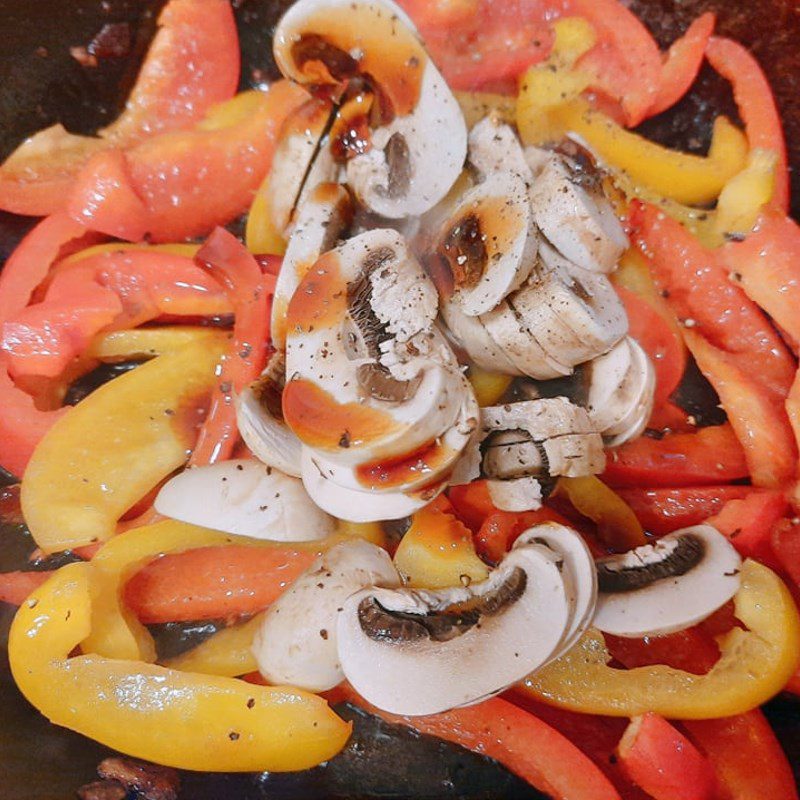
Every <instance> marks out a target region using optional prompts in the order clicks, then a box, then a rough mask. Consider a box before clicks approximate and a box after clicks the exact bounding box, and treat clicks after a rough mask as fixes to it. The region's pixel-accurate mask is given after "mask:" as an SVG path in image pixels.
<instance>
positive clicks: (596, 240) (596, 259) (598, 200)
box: [525, 148, 629, 272]
mask: <svg viewBox="0 0 800 800" xmlns="http://www.w3.org/2000/svg"><path fill="white" fill-rule="evenodd" d="M525 152H526V155H527V157H528V163H529V164H532V165H534V180H533V185H532V186H531V190H530V199H531V209H532V211H533V216H534V219H535V220H536V224H537V225H538V226H539V228H541V230H542V233H543V234H544V235H545V236H546V237H547V239H548V240H549V241H550V242H552V243H553V245H554V246H555V247H556V248H558V250H559V251H560V252H561V253H563V254H564V256H565V257H566V258H568V259H569V260H570V261H572V262H573V263H575V264H577V265H578V266H579V267H581V268H582V269H585V270H589V271H592V272H611V271H613V269H614V268H615V267H616V265H617V262H618V261H619V258H620V256H621V255H622V254H623V253H624V252H625V250H626V249H627V248H628V244H629V243H628V238H627V236H625V232H624V231H623V230H622V226H621V225H620V223H619V220H617V218H616V216H615V215H614V210H613V208H612V207H611V204H610V203H609V202H608V199H607V198H606V197H605V195H604V194H603V192H602V189H601V188H600V187H596V188H593V187H591V186H590V185H586V184H584V185H583V186H582V185H580V183H579V178H576V173H575V171H571V170H570V166H569V160H568V159H565V158H564V157H562V156H560V155H559V154H557V153H552V152H547V151H541V150H539V151H536V150H534V149H532V148H528V149H526V151H525Z"/></svg>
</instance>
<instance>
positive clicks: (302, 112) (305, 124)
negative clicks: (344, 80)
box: [266, 98, 339, 235]
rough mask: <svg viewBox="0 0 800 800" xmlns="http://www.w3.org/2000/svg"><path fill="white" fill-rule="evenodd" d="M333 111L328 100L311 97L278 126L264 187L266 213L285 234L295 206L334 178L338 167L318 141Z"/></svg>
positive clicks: (322, 135)
mask: <svg viewBox="0 0 800 800" xmlns="http://www.w3.org/2000/svg"><path fill="white" fill-rule="evenodd" d="M332 115H333V105H332V104H331V102H330V101H329V100H322V99H318V98H313V99H310V100H308V101H307V102H305V103H303V105H302V106H300V107H299V108H298V109H297V110H296V111H294V112H293V113H292V114H290V115H289V117H288V118H287V119H286V121H285V122H284V124H283V126H282V127H281V132H280V135H279V137H278V144H277V146H276V148H275V155H274V157H273V159H272V167H271V168H270V173H269V180H268V181H267V187H266V192H267V195H266V199H267V208H268V210H269V217H270V220H271V221H272V224H273V225H274V226H275V228H276V230H279V231H281V232H283V233H284V234H285V235H286V234H287V232H288V228H289V226H290V224H291V222H292V217H293V216H294V211H295V208H297V207H298V206H300V205H301V204H302V201H303V199H304V195H305V194H307V193H308V192H309V191H310V190H312V189H313V188H314V187H315V186H316V185H317V184H318V183H322V182H324V181H332V180H335V178H336V174H337V172H338V170H339V167H338V165H337V164H336V163H335V162H334V160H333V156H332V155H331V154H330V151H329V150H327V149H326V148H322V147H321V146H320V145H321V142H322V139H323V137H324V135H325V131H326V129H327V127H328V125H329V123H330V120H331V118H332Z"/></svg>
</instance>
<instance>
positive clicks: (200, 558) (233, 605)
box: [124, 545, 316, 625]
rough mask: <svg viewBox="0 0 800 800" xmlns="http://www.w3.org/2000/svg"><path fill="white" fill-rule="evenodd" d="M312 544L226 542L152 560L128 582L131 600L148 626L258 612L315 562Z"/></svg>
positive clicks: (126, 592)
mask: <svg viewBox="0 0 800 800" xmlns="http://www.w3.org/2000/svg"><path fill="white" fill-rule="evenodd" d="M315 557H316V553H315V552H314V551H313V549H311V548H306V549H300V548H295V547H292V546H290V545H286V546H277V545H276V546H274V547H247V546H243V545H226V546H222V547H201V548H197V549H194V550H186V551H185V552H183V553H171V554H169V555H165V556H163V557H161V558H158V559H156V560H155V561H151V562H150V563H149V564H148V565H147V566H145V567H144V568H143V569H141V570H140V571H139V572H137V573H136V574H135V575H134V576H133V577H132V578H131V579H130V580H129V581H128V583H127V584H126V586H125V590H124V592H125V602H126V604H127V606H128V607H129V608H130V609H131V610H132V611H133V612H134V613H135V614H136V616H137V617H138V618H139V620H140V621H141V622H143V623H145V624H148V625H149V624H152V623H157V622H190V621H192V620H199V619H219V618H224V617H236V616H240V615H243V614H255V613H257V612H259V611H262V610H263V609H265V608H266V607H267V606H268V605H269V604H270V603H272V602H274V601H275V600H276V599H277V598H278V597H279V596H280V595H281V594H282V593H283V591H284V590H285V589H286V587H287V586H288V585H289V584H290V583H291V582H292V581H293V580H294V579H295V578H296V577H297V576H298V575H299V574H300V573H301V572H303V570H305V569H306V568H307V567H309V566H310V565H311V563H312V562H313V560H314V558H315Z"/></svg>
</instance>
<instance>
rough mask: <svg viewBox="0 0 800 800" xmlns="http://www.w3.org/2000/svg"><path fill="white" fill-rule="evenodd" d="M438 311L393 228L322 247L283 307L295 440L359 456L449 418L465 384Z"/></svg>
mask: <svg viewBox="0 0 800 800" xmlns="http://www.w3.org/2000/svg"><path fill="white" fill-rule="evenodd" d="M436 312H437V296H436V290H435V288H434V287H433V284H432V283H431V281H430V279H429V278H428V277H427V275H426V274H425V272H424V271H423V270H422V268H421V267H420V265H419V263H418V262H417V261H416V260H415V259H414V258H413V257H412V256H411V255H410V253H409V251H408V249H407V247H406V245H405V242H404V241H403V239H402V237H401V236H400V235H399V234H398V233H396V232H395V231H393V230H373V231H369V232H367V233H363V234H361V235H359V236H356V237H354V238H352V239H349V240H348V241H346V242H345V243H344V244H342V245H340V246H339V247H337V248H336V249H335V250H332V251H330V252H328V253H326V254H325V255H323V256H322V257H321V258H320V259H319V260H318V261H317V262H316V263H315V265H314V266H313V267H312V268H311V269H310V270H309V272H308V273H307V274H306V276H305V277H304V278H303V280H302V281H301V283H300V286H299V287H298V289H297V291H296V292H295V294H294V297H293V298H292V301H291V302H290V304H289V310H288V314H287V322H288V328H287V342H286V345H287V346H286V361H287V376H288V378H289V379H288V381H287V385H286V388H285V389H284V393H283V411H284V416H285V418H286V421H287V424H288V425H289V426H290V427H291V428H292V430H293V431H294V432H295V433H296V434H297V436H298V437H299V438H300V439H301V441H303V442H304V444H306V445H307V446H309V447H311V448H313V449H314V450H316V451H318V452H319V453H320V454H322V455H324V456H325V457H326V458H328V459H331V460H334V461H337V462H338V463H341V464H349V465H357V464H361V463H365V462H368V461H374V460H376V459H378V458H382V459H386V458H391V457H392V456H397V455H401V454H403V453H408V452H410V451H412V450H415V449H417V448H420V447H422V446H423V445H426V444H427V443H429V442H431V441H434V440H436V439H437V438H438V437H440V436H441V435H442V434H444V432H445V431H447V430H448V429H449V428H451V427H452V426H453V424H454V423H455V421H456V418H457V416H458V413H459V409H460V408H461V407H462V405H463V403H464V401H465V391H469V389H468V387H466V386H465V384H464V382H463V380H462V379H461V376H460V373H459V372H458V371H457V370H454V369H453V367H452V363H454V362H455V357H454V356H453V355H452V353H450V351H449V348H448V346H447V344H446V342H445V341H444V338H443V337H442V335H441V334H440V333H439V331H438V330H437V329H436V328H435V327H434V320H435V318H436ZM442 353H447V354H448V355H447V361H448V363H443V359H442Z"/></svg>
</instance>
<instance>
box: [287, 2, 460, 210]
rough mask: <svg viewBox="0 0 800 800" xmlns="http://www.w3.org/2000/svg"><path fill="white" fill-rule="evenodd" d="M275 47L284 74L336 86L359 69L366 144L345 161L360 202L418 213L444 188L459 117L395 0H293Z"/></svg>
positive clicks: (450, 174) (451, 176)
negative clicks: (367, 109) (366, 99)
mask: <svg viewBox="0 0 800 800" xmlns="http://www.w3.org/2000/svg"><path fill="white" fill-rule="evenodd" d="M274 52H275V59H276V61H277V63H278V66H279V67H280V69H281V72H283V74H284V75H285V76H286V77H288V78H291V79H292V80H295V81H298V82H299V83H302V84H305V85H308V86H327V87H336V88H339V87H341V86H342V85H343V84H345V83H346V82H348V81H350V80H352V79H354V78H359V79H360V80H362V81H363V83H364V85H365V90H366V91H369V92H370V93H372V94H373V95H374V96H375V98H376V102H375V103H374V109H373V110H371V113H370V124H371V130H370V131H369V133H370V137H369V138H370V141H369V142H366V140H365V141H364V144H363V149H365V150H366V152H363V153H361V154H358V155H355V156H354V157H352V158H350V159H349V160H348V161H347V167H346V169H347V180H348V183H349V184H350V186H351V187H352V188H353V190H354V191H355V193H356V195H357V196H358V198H359V200H360V201H361V202H362V203H363V204H364V205H365V206H366V207H367V208H369V209H370V210H371V211H374V212H375V213H377V214H380V215H381V216H384V217H388V218H390V219H398V218H401V217H407V216H413V215H418V214H422V213H424V212H425V211H427V210H428V209H430V208H432V207H433V206H434V205H436V203H438V202H439V201H440V200H441V199H442V198H443V197H444V196H445V195H446V194H447V192H448V190H449V189H450V187H451V186H452V184H453V183H454V182H455V180H456V178H457V177H458V175H459V173H460V171H461V168H462V167H463V165H464V159H465V156H466V151H467V131H466V125H465V123H464V117H463V115H462V113H461V109H460V107H459V105H458V102H457V101H456V99H455V97H454V96H453V94H452V92H451V91H450V89H449V88H448V86H447V83H446V82H445V80H444V78H443V77H442V76H441V74H440V73H439V71H438V70H437V69H436V67H435V66H434V65H433V62H432V61H431V60H430V58H429V57H428V54H427V53H426V52H425V48H424V47H423V45H422V42H421V41H420V39H419V36H418V34H417V31H416V29H415V28H414V24H413V23H412V21H411V19H410V18H409V17H408V16H407V15H406V14H405V12H404V11H403V10H402V9H401V8H400V7H399V6H398V5H396V4H395V3H393V2H391V0H299V2H297V3H295V4H294V5H293V6H292V7H291V8H290V9H289V10H288V11H287V12H286V13H285V14H284V16H283V17H282V19H281V20H280V22H279V23H278V27H277V28H276V31H275V38H274ZM363 138H364V137H362V139H363Z"/></svg>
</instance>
